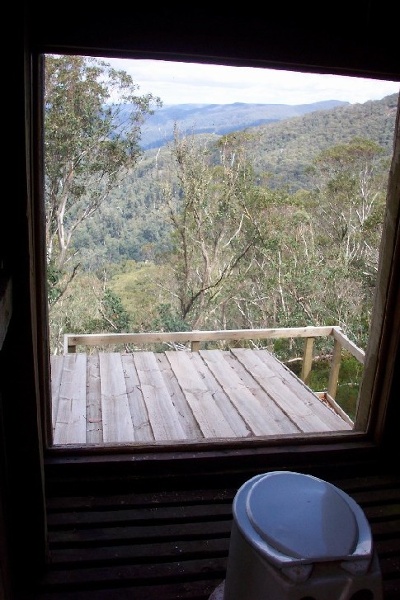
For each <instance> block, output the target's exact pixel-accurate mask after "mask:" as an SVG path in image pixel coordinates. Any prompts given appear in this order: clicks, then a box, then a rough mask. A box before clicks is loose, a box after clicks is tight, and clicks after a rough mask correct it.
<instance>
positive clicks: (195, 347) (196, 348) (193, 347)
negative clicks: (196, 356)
mask: <svg viewBox="0 0 400 600" xmlns="http://www.w3.org/2000/svg"><path fill="white" fill-rule="evenodd" d="M190 349H191V351H192V352H198V351H199V350H200V342H198V341H195V342H192V343H191V344H190Z"/></svg>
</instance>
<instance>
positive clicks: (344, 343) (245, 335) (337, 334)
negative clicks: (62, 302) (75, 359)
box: [64, 327, 365, 408]
mask: <svg viewBox="0 0 400 600" xmlns="http://www.w3.org/2000/svg"><path fill="white" fill-rule="evenodd" d="M321 336H333V338H334V345H333V353H332V359H331V367H330V374H329V380H328V386H327V390H326V392H324V396H325V399H326V400H327V401H328V402H329V403H331V404H332V405H336V403H335V400H334V399H335V396H336V391H337V386H338V381H339V370H340V362H341V356H342V350H343V349H345V350H347V351H348V352H349V353H350V354H351V355H352V356H354V357H355V358H356V359H357V360H358V361H359V362H360V363H361V364H364V358H365V353H364V351H363V350H361V349H360V348H358V347H357V346H356V345H355V344H354V343H353V342H351V341H350V340H349V338H348V337H347V336H346V335H345V334H344V333H343V331H342V329H341V328H340V327H288V328H278V329H227V330H225V329H223V330H219V331H172V332H158V333H100V334H97V333H94V334H83V335H77V334H65V335H64V353H71V352H76V348H77V346H100V347H103V346H108V345H111V344H113V345H126V344H133V345H135V346H139V345H144V344H154V343H171V344H173V343H175V344H176V343H185V342H190V344H191V350H192V351H193V352H198V351H199V350H200V344H201V343H202V342H203V343H204V342H211V341H218V340H221V341H222V340H223V341H231V342H235V345H236V346H237V344H238V342H240V341H243V340H267V339H277V338H305V344H304V354H303V362H302V370H301V375H300V378H301V380H302V381H304V383H306V384H307V383H308V382H309V380H310V374H311V369H312V364H313V347H314V341H315V338H317V337H321ZM335 408H339V407H337V406H335Z"/></svg>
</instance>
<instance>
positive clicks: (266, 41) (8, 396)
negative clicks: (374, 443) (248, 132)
mask: <svg viewBox="0 0 400 600" xmlns="http://www.w3.org/2000/svg"><path fill="white" fill-rule="evenodd" d="M392 10H393V9H392V8H391V7H389V5H387V4H386V3H385V2H382V1H380V2H377V1H376V0H374V1H372V2H357V3H354V2H353V3H352V11H351V14H349V3H348V2H346V3H344V2H339V3H338V2H337V3H335V4H333V5H331V6H326V5H324V6H322V5H321V6H319V7H318V6H316V5H312V6H311V7H310V8H309V7H305V6H304V4H302V5H299V6H290V7H289V6H288V5H287V4H285V5H284V6H283V7H282V8H281V9H279V8H276V7H274V8H270V7H269V6H267V8H266V9H263V12H262V15H261V14H260V9H259V7H258V5H253V6H245V7H241V8H239V9H238V8H236V9H234V8H233V7H231V8H229V9H226V10H225V11H219V12H217V13H215V11H214V10H212V8H211V9H210V8H207V9H204V8H202V7H201V6H200V7H190V8H189V7H187V6H181V7H178V8H177V7H174V8H171V6H170V5H166V6H164V7H161V8H159V9H156V8H155V6H154V5H152V6H151V9H150V8H149V9H148V10H147V9H145V8H144V7H141V6H138V5H136V4H133V3H131V4H127V3H121V4H119V5H118V4H117V5H106V6H103V5H100V4H98V3H93V4H92V5H90V3H85V4H83V3H82V2H81V3H77V2H74V1H72V2H68V3H65V4H62V5H60V4H59V3H55V2H51V3H50V2H26V3H22V4H21V5H15V6H13V7H12V13H11V15H12V18H11V20H10V21H7V23H11V24H12V25H15V28H14V30H11V33H12V34H13V35H11V36H10V39H11V41H10V42H9V48H10V55H9V57H8V60H7V68H8V69H9V71H8V70H7V73H9V78H8V79H7V81H9V82H11V83H10V87H9V88H8V91H9V96H8V113H7V121H8V119H9V123H10V125H11V138H12V141H13V145H12V148H13V151H12V152H7V153H6V157H5V158H6V164H5V168H4V171H3V173H4V174H5V175H6V178H7V177H8V174H9V173H13V174H14V175H13V182H12V188H11V190H12V191H11V192H7V193H5V189H6V186H5V188H4V190H3V197H2V201H1V202H0V269H1V270H2V272H3V273H4V274H5V276H7V277H10V278H11V280H12V284H13V311H12V318H11V321H10V326H9V329H8V334H7V337H6V340H5V344H4V347H3V349H2V350H1V354H0V369H1V378H0V416H1V419H0V420H1V421H2V423H3V431H2V436H3V439H2V444H1V445H0V450H1V457H2V461H1V470H0V478H1V480H0V486H1V490H2V491H1V503H0V504H1V510H2V515H0V518H2V524H3V525H5V526H4V527H1V528H0V532H1V533H4V532H5V535H6V536H7V540H6V543H5V544H3V545H2V546H1V548H0V558H1V561H2V564H3V563H5V562H6V561H9V564H11V565H12V569H11V570H12V574H13V575H14V577H12V578H11V579H12V581H13V582H14V581H15V580H18V578H19V577H21V576H23V577H29V576H30V573H34V572H35V571H36V570H37V568H40V565H41V563H42V561H43V557H44V553H45V548H46V540H45V514H44V500H43V496H44V485H45V481H44V475H43V455H42V454H43V448H42V431H41V428H40V421H41V418H40V410H41V407H40V398H39V396H40V394H39V389H38V384H37V380H38V378H37V374H38V372H39V371H40V368H41V366H40V365H38V364H37V362H36V353H35V349H36V348H35V347H36V345H37V344H39V345H40V335H39V342H38V338H37V332H38V326H39V329H40V323H38V322H37V320H36V316H35V315H36V314H37V311H35V308H37V305H38V303H40V301H41V299H40V298H36V297H35V295H34V294H35V289H34V285H33V284H34V282H35V279H36V277H37V272H36V269H37V266H38V265H37V262H36V260H37V257H36V256H35V255H34V253H33V236H34V230H35V224H34V222H32V219H31V214H30V202H29V198H30V194H31V185H30V184H31V180H30V173H31V170H32V169H33V168H34V165H33V164H32V157H31V155H30V147H31V145H30V144H31V141H32V137H34V134H32V130H31V128H30V123H31V114H32V113H31V109H32V98H31V96H30V89H31V82H32V73H31V70H30V66H31V61H30V54H31V52H38V53H40V52H50V51H58V52H71V53H73V52H79V51H82V52H84V53H87V54H99V55H101V54H103V53H104V54H105V55H110V56H112V55H117V54H119V53H120V52H124V53H125V55H127V56H128V55H131V56H135V57H139V56H141V55H145V56H148V57H153V58H164V59H174V60H175V59H180V60H188V61H194V60H196V61H204V62H207V61H210V62H213V61H215V62H221V63H223V64H236V65H250V66H268V67H270V66H273V67H279V68H291V69H298V70H302V69H304V70H308V71H317V72H332V73H340V74H352V75H362V76H368V77H373V78H384V79H394V80H397V81H400V64H399V53H398V32H397V28H398V22H396V18H395V16H394V15H393V13H392ZM24 11H25V13H24ZM244 12H246V13H249V14H243V13H244ZM24 15H26V23H25V25H26V31H25V33H26V38H25V37H24V35H23V33H24ZM7 139H8V138H7ZM39 312H40V311H39ZM394 392H395V390H394V388H393V392H392V396H393V398H394V400H397V398H395V393H394ZM398 404H399V403H398V402H396V403H395V402H392V405H391V406H390V410H389V414H390V416H391V417H395V418H396V421H397V422H398V416H399V415H398V413H399V408H398ZM394 422H395V421H394V420H393V423H394ZM396 430H397V427H394V425H393V424H392V425H390V424H389V425H388V426H387V432H388V434H390V435H391V436H392V437H391V438H390V439H392V440H395V439H396V435H397V431H396ZM387 439H389V438H387ZM393 443H394V442H393ZM4 587H5V589H6V588H7V585H5V586H4ZM0 589H1V586H0Z"/></svg>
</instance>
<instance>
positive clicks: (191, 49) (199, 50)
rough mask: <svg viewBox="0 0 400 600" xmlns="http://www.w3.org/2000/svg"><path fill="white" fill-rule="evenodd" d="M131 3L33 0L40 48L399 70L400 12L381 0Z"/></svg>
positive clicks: (373, 72)
mask: <svg viewBox="0 0 400 600" xmlns="http://www.w3.org/2000/svg"><path fill="white" fill-rule="evenodd" d="M199 6H200V7H195V6H191V7H190V9H189V8H188V7H185V6H184V5H181V6H178V7H172V6H171V5H165V6H163V7H159V8H157V9H155V8H154V6H152V7H151V9H148V8H146V7H144V6H140V5H137V4H127V3H123V4H121V5H116V6H114V7H112V8H111V7H110V6H107V7H106V8H104V9H103V8H100V6H99V5H98V4H92V3H84V4H83V3H77V2H74V1H73V2H68V4H67V5H65V7H64V8H63V11H62V12H60V10H59V7H58V5H57V4H56V3H49V2H40V3H36V4H35V2H33V3H28V11H29V13H28V14H29V21H30V23H31V24H32V25H33V27H32V28H31V36H32V37H31V41H32V42H33V44H34V45H36V47H37V48H38V49H40V48H41V47H43V46H44V45H46V47H47V48H52V47H54V48H56V47H58V48H59V49H63V50H64V51H67V50H69V51H75V50H79V49H83V48H85V49H86V50H87V51H88V53H89V52H90V51H93V52H94V53H96V52H97V51H99V52H103V51H108V52H109V53H115V52H119V51H121V50H125V51H127V52H131V53H134V54H136V55H138V54H140V53H141V52H145V53H151V54H152V55H153V57H154V58H157V57H161V56H163V57H164V58H166V57H168V58H171V59H178V58H179V59H183V60H194V59H195V60H200V61H201V60H204V61H217V62H223V63H226V64H230V63H232V64H244V65H245V64H251V65H253V66H263V65H264V66H272V65H273V66H281V67H283V68H294V69H299V68H300V69H301V68H306V69H307V70H311V71H312V70H317V71H320V70H321V69H328V70H329V71H330V72H336V73H342V74H346V73H347V74H354V73H355V72H357V73H358V74H364V75H365V76H373V77H378V78H379V77H383V78H388V79H391V78H395V79H398V78H399V64H398V58H397V51H396V44H397V41H396V40H397V31H396V29H397V28H396V20H395V19H391V18H390V14H391V8H390V6H389V5H388V4H387V3H386V2H378V1H377V0H372V1H369V2H368V1H367V2H360V1H357V2H352V3H351V11H350V8H349V3H348V2H343V1H339V2H335V3H334V4H332V5H325V6H322V5H321V6H318V5H315V4H312V5H307V4H304V3H299V4H298V5H293V4H292V5H290V7H289V6H288V5H287V4H283V5H279V4H276V3H275V5H271V4H269V5H267V6H266V7H265V8H263V10H262V13H261V11H260V9H259V8H258V7H257V6H256V5H250V6H249V5H248V6H246V7H241V8H240V9H234V8H233V7H231V8H228V9H225V10H214V9H215V7H209V9H204V8H203V7H202V6H201V5H199Z"/></svg>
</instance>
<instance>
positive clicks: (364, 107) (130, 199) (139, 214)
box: [75, 94, 398, 270]
mask: <svg viewBox="0 0 400 600" xmlns="http://www.w3.org/2000/svg"><path fill="white" fill-rule="evenodd" d="M397 102H398V94H392V95H391V96H387V97H386V98H383V99H382V100H374V101H368V102H365V103H363V104H349V103H343V102H342V103H336V104H338V106H333V107H332V108H327V107H326V103H317V104H313V105H306V106H304V105H303V107H302V108H301V107H289V106H286V107H275V113H273V112H272V113H270V115H274V118H273V117H272V116H271V122H270V123H268V124H262V125H258V126H250V125H244V121H242V127H241V129H246V134H247V135H246V138H245V139H246V157H247V159H248V160H249V161H250V162H251V164H252V167H253V168H254V171H255V173H257V174H260V175H262V176H263V177H265V176H267V183H268V187H269V188H271V189H280V188H284V189H286V190H288V191H289V193H295V192H296V191H299V190H311V189H312V187H313V185H314V182H313V180H312V179H311V178H310V175H309V172H308V167H309V166H310V165H311V163H312V161H313V159H314V158H315V157H316V156H317V155H318V154H319V153H320V152H321V151H322V150H326V149H327V148H330V147H332V146H334V145H337V144H345V143H348V142H350V141H351V140H352V139H353V138H355V137H360V138H367V139H369V140H371V141H374V142H376V143H377V144H379V145H380V146H381V147H382V149H383V151H384V154H383V156H386V157H387V160H388V164H389V160H390V158H391V156H392V153H393V135H394V124H395V120H396V114H397ZM321 104H322V105H323V108H320V109H319V110H313V108H314V109H315V107H317V106H321ZM184 106H186V107H188V106H192V108H193V105H180V106H178V107H176V106H175V107H173V110H174V111H177V112H173V110H172V107H171V111H172V112H165V111H166V109H163V111H164V112H163V113H162V114H164V116H167V115H168V114H169V116H171V115H173V114H174V115H175V117H179V116H181V117H182V118H181V120H180V121H179V119H176V120H177V122H178V124H179V123H180V125H179V126H180V127H182V126H183V123H187V124H189V122H190V119H191V118H192V117H193V115H196V114H197V115H200V114H202V115H203V116H205V115H206V114H212V112H213V108H215V105H212V106H211V107H210V106H209V105H206V106H204V105H200V107H201V108H199V109H198V112H196V110H195V109H193V112H190V108H187V109H186V110H187V112H186V113H185V109H184ZM196 106H197V105H196ZM234 106H236V107H237V110H238V111H239V112H238V113H237V114H240V107H242V108H243V109H245V108H248V109H249V114H251V113H252V114H253V116H254V114H255V107H257V106H259V105H239V107H238V105H223V106H219V110H221V111H222V108H223V110H224V111H226V110H227V109H228V108H231V109H232V112H231V120H232V119H233V115H234V114H235V108H234ZM250 107H253V108H252V110H250ZM262 108H263V109H264V110H265V106H263V105H262ZM207 109H210V110H209V111H208V110H207ZM281 109H282V111H285V110H287V111H288V112H290V111H296V110H303V111H304V114H303V115H299V116H298V115H293V114H292V115H291V116H289V117H287V118H281V119H280V118H278V117H279V116H280V115H281V114H282V113H280V110H281ZM260 110H261V109H260ZM216 113H217V114H218V111H216ZM245 113H246V111H245V110H244V114H245ZM185 114H186V116H187V120H185V119H184V118H183V115H185ZM189 115H191V117H190V116H189ZM165 125H166V126H167V125H168V127H169V126H173V119H172V120H171V121H169V122H168V120H167V119H166V121H165ZM188 126H189V125H188ZM216 126H217V125H216V123H215V127H216ZM221 127H222V125H221ZM226 127H228V123H227V122H226ZM231 129H234V130H236V131H238V125H235V127H233V126H232V127H231ZM221 135H222V134H221ZM218 137H219V136H218V135H216V134H215V133H204V132H203V133H201V134H199V138H200V139H201V142H202V144H209V147H210V149H211V154H210V156H211V155H212V149H213V148H214V143H215V142H216V141H217V140H218ZM159 140H160V147H154V148H150V149H148V150H145V151H144V152H143V156H142V158H141V160H140V161H139V163H138V164H137V165H136V166H135V168H134V169H133V170H132V172H131V173H130V174H129V175H128V176H127V177H126V178H125V180H124V181H123V182H122V183H121V184H120V185H119V186H118V188H116V189H115V190H113V192H112V193H111V194H110V197H109V200H108V202H106V203H105V204H104V205H103V206H102V207H101V208H100V210H99V211H98V212H96V213H95V214H94V215H93V217H92V218H90V219H88V220H87V221H85V222H84V223H83V224H82V227H81V228H80V229H79V230H77V232H76V237H75V248H76V249H77V250H79V251H80V260H81V264H82V265H83V266H84V267H85V268H87V269H93V270H94V269H98V268H100V266H101V265H102V264H104V263H107V262H108V263H111V262H114V263H117V262H118V261H121V260H122V261H123V260H125V259H133V260H136V261H143V260H146V259H147V258H148V257H150V258H151V256H152V253H158V252H162V251H163V250H164V249H166V246H165V244H166V240H167V239H168V224H167V220H166V219H165V217H164V216H163V211H162V210H160V207H161V206H162V198H163V196H162V193H161V191H160V187H161V186H162V181H163V175H164V174H165V172H166V171H167V170H168V169H169V162H168V161H169V158H170V153H169V149H168V147H167V146H166V145H165V146H162V145H161V140H162V138H161V135H160V134H159ZM163 143H164V144H165V140H163Z"/></svg>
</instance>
